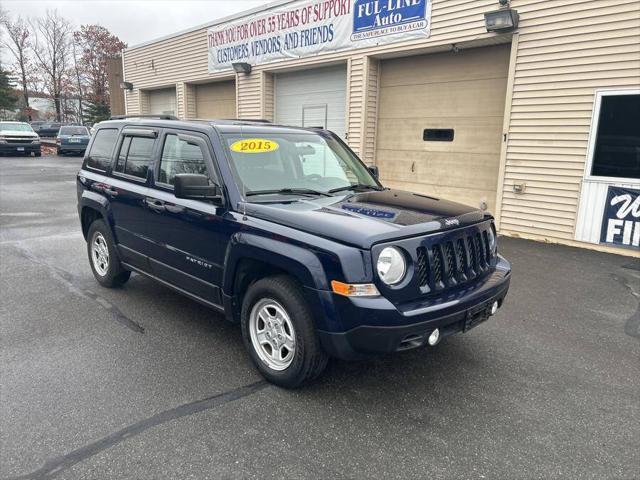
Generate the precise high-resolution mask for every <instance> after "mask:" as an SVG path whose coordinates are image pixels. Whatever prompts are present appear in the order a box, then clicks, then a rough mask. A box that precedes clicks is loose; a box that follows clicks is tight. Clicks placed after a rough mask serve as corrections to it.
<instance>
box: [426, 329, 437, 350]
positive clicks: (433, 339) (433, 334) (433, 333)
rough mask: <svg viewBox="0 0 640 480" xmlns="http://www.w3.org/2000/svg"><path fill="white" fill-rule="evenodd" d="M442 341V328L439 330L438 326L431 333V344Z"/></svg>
mask: <svg viewBox="0 0 640 480" xmlns="http://www.w3.org/2000/svg"><path fill="white" fill-rule="evenodd" d="M439 341H440V330H438V329H437V328H436V329H435V330H434V331H433V332H431V335H429V340H428V342H429V345H431V346H432V347H433V346H434V345H435V344H436V343H438V342H439Z"/></svg>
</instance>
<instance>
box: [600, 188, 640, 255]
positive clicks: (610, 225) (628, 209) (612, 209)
mask: <svg viewBox="0 0 640 480" xmlns="http://www.w3.org/2000/svg"><path fill="white" fill-rule="evenodd" d="M600 243H604V244H607V245H616V246H620V247H631V248H634V249H637V248H639V247H640V190H638V189H635V188H625V187H614V186H612V185H610V186H609V188H608V190H607V197H606V200H605V204H604V212H603V214H602V227H601V230H600Z"/></svg>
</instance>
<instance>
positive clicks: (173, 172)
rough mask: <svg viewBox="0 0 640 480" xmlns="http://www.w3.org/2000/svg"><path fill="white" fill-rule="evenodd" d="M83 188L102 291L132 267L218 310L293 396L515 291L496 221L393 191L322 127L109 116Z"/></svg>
mask: <svg viewBox="0 0 640 480" xmlns="http://www.w3.org/2000/svg"><path fill="white" fill-rule="evenodd" d="M77 193H78V210H79V214H80V219H81V224H82V232H83V234H84V236H85V238H86V240H87V252H88V256H89V262H90V265H91V268H92V270H93V273H94V276H95V278H96V280H97V281H98V282H99V283H100V284H101V285H103V286H106V287H116V286H119V285H122V284H123V283H125V282H126V281H127V280H128V279H129V276H130V274H131V272H138V273H141V274H144V275H146V276H148V277H150V278H152V279H154V280H157V281H158V282H160V283H162V284H164V285H166V286H168V287H171V288H173V289H175V290H176V291H178V292H180V293H182V294H184V295H187V296H188V297H190V298H192V299H195V300H197V301H199V302H201V303H203V304H205V305H208V306H210V307H211V308H213V309H215V310H217V311H219V312H223V313H224V314H225V316H226V318H227V319H228V320H230V321H232V322H239V323H240V324H241V327H242V336H243V339H244V342H245V345H246V347H247V350H248V352H249V354H250V356H251V359H252V361H253V362H254V364H255V365H256V367H257V368H258V370H259V371H260V372H261V373H262V374H263V375H264V376H265V377H266V378H267V379H268V380H270V381H271V382H273V383H276V384H278V385H282V386H286V387H295V386H298V385H301V384H302V383H304V382H306V381H309V380H311V379H313V378H314V377H316V376H317V375H319V374H320V373H321V372H322V370H323V369H324V367H325V365H326V363H327V360H328V358H329V357H331V356H333V357H340V358H346V359H353V358H362V357H366V356H368V355H372V354H380V353H391V352H398V351H403V350H409V349H413V348H418V347H422V346H425V345H431V346H433V345H436V344H437V343H438V342H440V341H441V340H442V339H443V338H445V337H447V336H449V335H452V334H454V333H458V332H466V331H468V330H469V329H471V328H473V327H475V326H476V325H478V324H479V323H481V322H483V321H485V320H487V318H489V317H490V316H491V315H493V314H495V313H496V311H497V310H498V308H499V307H500V306H501V305H502V302H503V301H504V299H505V296H506V295H507V290H508V288H509V282H510V273H511V267H510V265H509V263H508V262H507V261H506V260H505V259H504V258H503V257H502V256H500V255H499V254H498V250H497V243H496V231H495V227H494V222H493V218H492V217H491V216H490V215H489V214H487V213H484V212H482V211H479V210H476V209H474V208H470V207H466V206H464V205H460V204H457V203H453V202H449V201H446V200H439V199H436V198H432V197H430V196H427V195H422V194H416V193H411V192H405V191H399V190H393V189H388V188H384V187H383V186H382V184H381V183H380V182H379V180H378V179H377V170H376V169H375V168H373V167H369V168H367V167H366V166H365V165H364V164H363V163H362V162H361V161H360V160H359V159H358V158H357V156H356V155H355V154H354V153H353V152H352V151H351V150H350V149H349V147H347V146H346V145H345V144H344V143H343V142H342V141H341V140H340V139H339V138H338V137H337V136H336V135H334V134H333V133H331V132H329V131H326V130H317V129H313V130H309V129H302V128H293V127H283V126H276V125H271V124H265V123H257V122H249V121H244V122H243V121H188V122H183V121H177V120H153V119H146V118H145V119H142V118H141V119H123V120H115V121H107V122H102V123H100V125H99V126H98V127H97V129H96V133H95V134H94V135H93V136H92V139H91V142H90V144H89V147H88V150H87V154H86V155H85V159H84V163H83V166H82V169H81V170H80V172H79V173H78V181H77Z"/></svg>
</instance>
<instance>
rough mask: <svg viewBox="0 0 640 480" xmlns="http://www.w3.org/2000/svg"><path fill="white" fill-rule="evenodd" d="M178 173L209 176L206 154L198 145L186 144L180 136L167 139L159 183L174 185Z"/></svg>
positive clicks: (168, 136)
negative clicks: (205, 160)
mask: <svg viewBox="0 0 640 480" xmlns="http://www.w3.org/2000/svg"><path fill="white" fill-rule="evenodd" d="M178 173H199V174H202V175H206V174H207V167H206V164H205V163H204V154H203V152H202V149H201V148H200V146H198V145H194V144H192V143H189V142H185V141H184V140H181V139H179V138H178V135H174V134H169V135H167V136H166V137H165V140H164V146H163V148H162V159H161V160H160V174H159V176H158V181H159V182H162V183H168V184H169V185H173V184H174V181H175V176H176V174H178Z"/></svg>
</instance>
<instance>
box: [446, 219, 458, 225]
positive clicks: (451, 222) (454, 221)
mask: <svg viewBox="0 0 640 480" xmlns="http://www.w3.org/2000/svg"><path fill="white" fill-rule="evenodd" d="M444 224H445V225H446V226H447V227H455V226H458V225H460V220H458V219H457V218H445V219H444Z"/></svg>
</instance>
